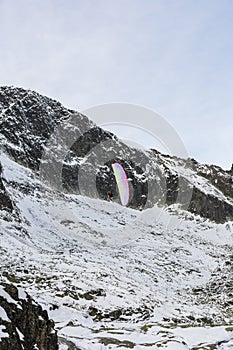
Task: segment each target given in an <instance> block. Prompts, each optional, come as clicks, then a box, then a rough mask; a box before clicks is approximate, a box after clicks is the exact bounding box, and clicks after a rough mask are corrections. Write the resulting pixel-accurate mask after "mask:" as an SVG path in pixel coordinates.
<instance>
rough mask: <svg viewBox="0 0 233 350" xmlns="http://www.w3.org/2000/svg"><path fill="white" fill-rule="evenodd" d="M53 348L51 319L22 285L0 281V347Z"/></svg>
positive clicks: (3, 349) (11, 349)
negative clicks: (20, 286)
mask: <svg viewBox="0 0 233 350" xmlns="http://www.w3.org/2000/svg"><path fill="white" fill-rule="evenodd" d="M35 349H38V350H57V349H58V339H57V333H56V331H55V330H54V323H53V321H52V320H50V319H49V318H48V314H47V311H45V310H43V309H42V307H41V306H40V305H38V304H37V303H36V302H35V301H34V300H33V299H32V298H31V297H30V296H29V295H27V294H26V293H24V292H23V291H22V289H21V288H20V289H18V288H16V287H15V286H13V285H11V284H4V283H2V284H1V285H0V350H35Z"/></svg>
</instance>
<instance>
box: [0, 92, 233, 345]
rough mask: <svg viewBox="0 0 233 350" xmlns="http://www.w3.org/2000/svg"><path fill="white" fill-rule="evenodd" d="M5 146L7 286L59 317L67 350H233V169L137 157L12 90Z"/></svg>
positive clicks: (55, 108) (0, 186)
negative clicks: (122, 192)
mask: <svg viewBox="0 0 233 350" xmlns="http://www.w3.org/2000/svg"><path fill="white" fill-rule="evenodd" d="M63 125H65V133H64V127H63ZM67 135H69V137H67ZM70 135H71V136H70ZM58 141H59V142H58ZM0 146H1V155H0V225H1V226H0V237H1V245H0V251H1V282H2V283H4V282H7V283H13V284H14V285H15V286H17V287H20V288H23V289H24V290H25V291H26V292H27V293H28V294H29V295H31V296H32V297H33V298H34V299H35V300H36V301H37V302H38V303H40V304H41V305H42V306H43V308H45V309H46V310H47V312H48V314H49V317H50V318H51V319H53V320H54V322H55V328H56V329H57V331H58V337H59V344H60V345H59V349H60V350H67V349H83V350H84V349H85V350H86V349H117V348H123V349H124V348H125V349H126V348H133V349H135V350H137V349H148V348H149V349H150V348H151V349H161V348H164V349H172V350H176V349H192V350H196V349H231V348H233V317H232V311H233V287H232V286H233V283H232V282H233V273H232V272H233V271H232V263H233V255H232V242H233V224H232V218H233V173H232V171H224V170H223V169H221V168H220V167H217V166H209V165H201V164H199V163H197V162H196V161H195V160H193V159H188V160H183V159H179V158H177V157H171V156H167V155H163V154H161V153H159V152H158V151H156V150H149V151H148V152H143V151H141V150H137V149H133V148H130V147H129V146H126V145H125V144H124V143H123V142H121V141H120V140H118V139H117V138H116V137H115V136H114V135H113V134H111V133H110V132H107V131H104V130H102V129H101V128H99V127H98V126H96V125H95V124H94V123H93V122H91V121H89V120H88V118H87V117H85V116H84V115H82V114H80V113H77V112H75V111H72V110H69V109H66V108H64V107H63V106H62V105H61V104H60V103H58V102H56V101H53V100H51V99H49V98H47V97H44V96H41V95H39V94H38V93H35V92H33V91H28V90H24V89H18V88H11V87H3V88H0ZM113 161H119V162H121V163H122V164H123V165H124V167H125V170H126V172H127V175H128V178H129V182H130V193H131V195H130V202H129V206H128V207H127V208H126V207H123V206H121V205H120V200H119V194H118V191H117V186H116V181H115V178H114V176H113V173H112V170H111V163H112V162H113ZM80 178H81V180H80ZM82 179H83V180H82ZM84 180H85V181H84ZM93 183H94V185H93ZM109 189H111V190H112V191H113V193H114V197H113V201H112V202H109V201H106V199H107V191H108V190H109ZM138 209H140V210H138ZM0 318H1V315H0ZM22 341H23V340H22ZM0 348H1V341H0ZM26 350H27V349H26Z"/></svg>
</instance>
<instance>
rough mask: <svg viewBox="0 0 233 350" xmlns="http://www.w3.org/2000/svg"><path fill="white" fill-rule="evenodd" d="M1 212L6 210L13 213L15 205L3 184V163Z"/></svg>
mask: <svg viewBox="0 0 233 350" xmlns="http://www.w3.org/2000/svg"><path fill="white" fill-rule="evenodd" d="M0 210H6V211H9V212H12V210H13V203H12V201H11V199H10V197H9V195H8V193H7V191H6V189H5V186H4V184H3V180H2V165H1V163H0Z"/></svg>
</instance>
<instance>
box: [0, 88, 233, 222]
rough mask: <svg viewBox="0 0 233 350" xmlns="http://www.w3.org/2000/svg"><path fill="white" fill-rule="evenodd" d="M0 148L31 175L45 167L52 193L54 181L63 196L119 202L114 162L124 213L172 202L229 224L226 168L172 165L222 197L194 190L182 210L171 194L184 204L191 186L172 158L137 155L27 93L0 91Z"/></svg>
mask: <svg viewBox="0 0 233 350" xmlns="http://www.w3.org/2000/svg"><path fill="white" fill-rule="evenodd" d="M71 119H72V120H73V124H72V123H70V120H71ZM64 125H65V127H64ZM61 126H63V128H61V130H60V127H61ZM63 134H64V135H65V134H66V136H64V135H63ZM54 135H56V137H57V139H56V137H55V138H54V140H53V142H54V146H53V148H51V149H50V148H49V147H50V146H49V145H50V142H51V139H53V137H54ZM72 140H73V141H72ZM45 146H46V147H45ZM0 149H3V150H4V151H6V152H7V153H8V154H9V155H10V156H11V157H13V158H14V160H15V161H17V162H20V163H22V164H23V165H25V166H27V167H29V168H31V169H33V170H34V171H36V172H38V170H39V169H40V170H41V167H40V166H41V163H42V164H43V166H44V165H45V168H46V166H47V168H46V169H47V175H48V176H47V177H50V178H49V180H50V182H49V185H51V186H52V187H55V188H56V186H57V181H58V182H59V181H60V182H61V186H58V188H59V190H62V191H65V192H68V193H77V194H82V195H86V196H90V197H94V198H95V197H99V198H102V199H107V198H108V196H107V193H108V191H111V192H112V193H113V201H115V202H118V203H120V197H119V193H118V189H117V184H116V180H115V176H114V174H113V169H112V167H111V164H112V163H113V162H119V163H121V164H122V166H123V167H124V169H125V171H126V174H127V176H128V179H129V187H130V199H129V203H128V206H129V207H131V208H135V209H143V208H145V207H151V206H153V205H154V204H155V203H157V204H159V205H165V204H166V205H171V204H173V203H176V202H178V203H180V204H181V207H183V208H184V209H187V210H189V211H191V212H192V213H196V214H199V215H201V216H203V217H205V218H209V219H211V220H214V221H216V222H224V221H226V220H232V217H233V204H232V198H233V174H232V170H231V171H224V170H223V169H221V168H220V167H217V166H208V165H202V164H199V163H198V162H196V161H195V160H194V159H189V160H188V161H185V160H178V161H180V162H181V163H182V166H183V167H184V168H187V169H190V170H192V171H194V172H195V173H196V175H197V176H199V177H201V178H203V179H206V180H208V181H209V183H210V184H212V186H214V187H215V188H216V189H218V190H219V191H220V192H221V193H222V194H223V195H224V196H225V199H221V198H220V197H219V196H217V195H212V194H211V195H209V194H206V193H205V192H204V191H202V190H201V189H200V188H197V187H196V186H194V187H193V193H192V198H190V204H189V205H188V206H187V205H186V206H184V205H183V199H181V198H180V197H179V194H181V195H182V197H183V198H184V199H185V197H186V192H188V190H189V189H190V188H191V187H192V186H193V184H192V180H191V179H190V180H189V179H187V178H184V177H183V176H180V175H179V174H178V172H177V171H176V170H175V167H174V162H173V161H174V160H175V159H176V160H177V158H176V157H169V156H165V155H162V154H160V153H159V152H158V151H155V150H151V151H150V152H148V153H147V154H145V153H144V152H142V151H140V150H136V149H133V148H131V147H128V146H127V145H125V144H124V143H122V142H121V141H119V140H118V139H117V138H116V137H115V136H114V135H113V134H112V133H110V132H108V131H105V130H103V129H101V128H99V127H97V126H96V125H95V124H94V123H93V122H91V121H90V120H89V119H88V118H87V117H85V116H84V115H82V114H80V113H78V112H75V111H72V110H69V109H67V108H64V107H63V106H62V105H61V104H60V103H59V102H56V101H54V100H52V99H49V98H47V97H44V96H41V95H39V94H38V93H36V92H33V91H28V90H24V89H19V88H12V87H2V88H0ZM48 150H49V152H48ZM45 151H46V152H47V153H48V154H49V157H47V158H46V159H44V158H43V157H44V154H46V152H45ZM44 152H45V153H44ZM48 158H49V159H48ZM41 160H42V161H41ZM50 163H51V164H50ZM58 169H60V170H58ZM45 172H46V171H45ZM42 179H44V177H43V176H42ZM80 179H81V180H80ZM45 182H46V181H45ZM181 183H182V186H181ZM0 195H1V196H2V202H1V203H2V204H0V205H2V206H3V205H4V207H7V208H8V209H10V207H11V204H10V202H9V200H8V199H7V195H6V193H5V191H4V189H3V185H2V184H1V182H0ZM226 198H229V199H230V201H227V200H226Z"/></svg>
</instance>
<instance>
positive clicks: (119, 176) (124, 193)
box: [112, 163, 129, 206]
mask: <svg viewBox="0 0 233 350" xmlns="http://www.w3.org/2000/svg"><path fill="white" fill-rule="evenodd" d="M112 169H113V172H114V175H115V178H116V183H117V187H118V191H119V195H120V200H121V204H122V205H124V206H126V205H127V204H128V202H129V183H128V178H127V175H126V172H125V170H124V168H123V166H122V165H121V164H120V163H113V164H112Z"/></svg>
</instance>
